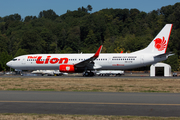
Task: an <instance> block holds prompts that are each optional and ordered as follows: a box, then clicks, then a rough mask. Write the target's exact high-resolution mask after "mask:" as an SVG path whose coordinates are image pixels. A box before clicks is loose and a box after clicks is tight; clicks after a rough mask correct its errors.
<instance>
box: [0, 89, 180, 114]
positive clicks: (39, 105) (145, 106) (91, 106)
mask: <svg viewBox="0 0 180 120" xmlns="http://www.w3.org/2000/svg"><path fill="white" fill-rule="evenodd" d="M179 111H180V94H179V93H178V94H175V93H121V92H120V93H110V92H109V93H107V92H46V91H45V92H44V91H0V113H40V114H88V115H133V116H163V117H171V116H174V117H180V114H179Z"/></svg>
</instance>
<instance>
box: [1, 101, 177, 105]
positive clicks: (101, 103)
mask: <svg viewBox="0 0 180 120" xmlns="http://www.w3.org/2000/svg"><path fill="white" fill-rule="evenodd" d="M0 103H52V104H53V103H56V104H57V103H59V104H94V105H95V104H97V105H98V104H99V105H103V104H104V105H159V106H180V104H159V103H104V102H58V101H57V102H56V101H0Z"/></svg>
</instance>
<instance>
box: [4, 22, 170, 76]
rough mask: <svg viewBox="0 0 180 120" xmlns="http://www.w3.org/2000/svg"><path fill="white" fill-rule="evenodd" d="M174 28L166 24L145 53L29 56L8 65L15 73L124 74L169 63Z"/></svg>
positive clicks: (140, 51) (17, 58) (143, 50)
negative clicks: (131, 70) (114, 71)
mask: <svg viewBox="0 0 180 120" xmlns="http://www.w3.org/2000/svg"><path fill="white" fill-rule="evenodd" d="M172 26H173V24H166V25H165V26H164V27H163V29H162V30H161V31H160V32H159V33H158V35H157V36H156V37H155V38H154V39H153V40H152V41H151V43H150V44H149V45H148V46H147V47H146V48H144V49H142V50H139V51H135V52H132V53H101V54H100V52H101V49H102V45H101V46H100V47H99V49H98V50H97V52H96V53H95V54H93V53H91V54H82V53H80V54H28V55H22V56H18V57H15V58H14V59H13V60H11V61H9V62H7V63H6V65H7V66H9V67H11V68H14V69H16V70H19V71H22V70H59V71H60V72H66V73H83V72H85V76H93V75H94V73H93V72H92V71H94V70H125V69H133V68H138V67H142V66H146V65H151V64H154V63H157V62H160V61H163V60H166V59H167V58H168V56H170V53H167V52H166V50H167V46H168V42H169V38H170V34H171V30H172Z"/></svg>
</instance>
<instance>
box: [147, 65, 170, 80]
mask: <svg viewBox="0 0 180 120" xmlns="http://www.w3.org/2000/svg"><path fill="white" fill-rule="evenodd" d="M150 76H151V77H153V76H165V77H169V76H171V66H170V65H168V64H165V63H156V64H152V65H151V67H150Z"/></svg>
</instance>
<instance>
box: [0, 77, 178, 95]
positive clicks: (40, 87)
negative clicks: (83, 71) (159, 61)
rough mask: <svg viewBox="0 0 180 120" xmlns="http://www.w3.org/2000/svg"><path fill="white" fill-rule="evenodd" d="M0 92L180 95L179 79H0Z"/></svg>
mask: <svg viewBox="0 0 180 120" xmlns="http://www.w3.org/2000/svg"><path fill="white" fill-rule="evenodd" d="M0 90H21V91H88V92H169V93H180V79H173V78H169V79H167V78H166V79H162V78H161V79H150V78H149V79H147V78H146V79H142V78H141V79H138V78H134V79H132V78H130V79H128V78H113V79H112V78H93V77H91V78H61V77H57V78H50V77H47V78H46V77H44V78H36V77H31V78H25V77H24V78H23V77H21V78H0Z"/></svg>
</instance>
